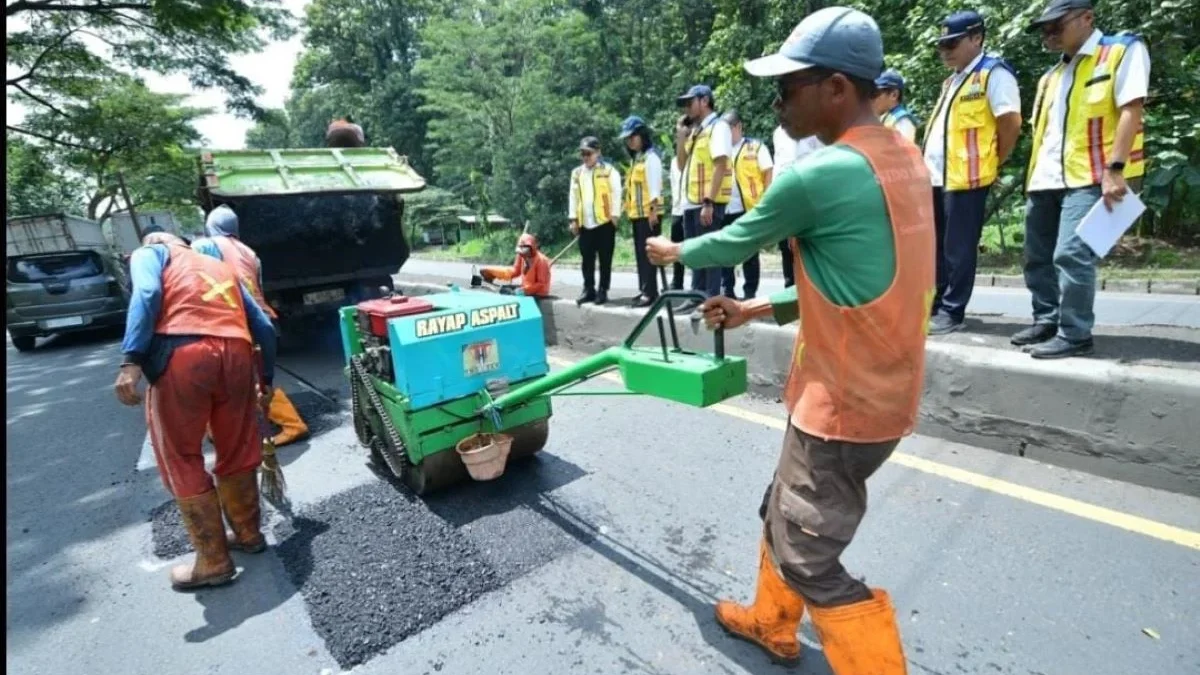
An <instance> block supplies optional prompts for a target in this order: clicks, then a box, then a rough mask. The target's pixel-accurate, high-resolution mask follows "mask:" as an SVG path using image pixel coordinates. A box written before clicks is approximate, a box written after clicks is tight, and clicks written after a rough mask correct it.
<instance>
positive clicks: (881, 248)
mask: <svg viewBox="0 0 1200 675" xmlns="http://www.w3.org/2000/svg"><path fill="white" fill-rule="evenodd" d="M932 198H933V196H932V193H931V194H930V199H932ZM789 237H797V238H798V239H799V240H800V252H801V255H802V256H803V257H804V266H805V269H806V271H807V272H808V275H809V277H810V278H812V281H813V284H814V285H815V286H816V288H817V289H818V290H819V291H820V292H821V293H823V294H824V295H825V297H826V298H828V299H829V300H830V301H831V302H833V303H834V304H836V305H840V306H844V307H855V306H858V305H862V304H865V303H868V302H870V301H871V300H874V299H875V298H877V297H879V296H880V295H882V294H883V293H884V291H886V290H887V289H888V287H889V286H891V283H892V277H893V276H895V271H896V254H895V246H894V244H893V241H892V228H891V225H890V222H889V220H888V215H887V208H886V206H885V203H884V199H883V190H882V189H881V188H880V187H879V182H878V180H877V179H876V177H875V173H874V172H873V171H872V170H871V166H870V165H869V164H868V163H867V160H866V159H865V158H864V157H863V156H862V155H860V154H859V153H858V152H857V151H855V150H853V149H851V148H850V147H848V146H845V145H838V144H834V145H829V146H826V147H824V148H821V149H820V150H817V151H816V152H814V153H812V154H811V155H809V156H807V157H805V158H804V159H803V160H802V161H800V162H797V163H795V164H793V165H791V166H790V167H788V168H787V169H786V170H784V171H783V172H782V173H781V174H780V175H778V176H776V177H775V178H774V180H772V181H771V185H770V187H769V188H767V191H766V193H764V194H763V197H762V200H760V201H759V202H758V204H756V205H755V207H754V208H753V209H751V210H750V212H749V213H747V214H745V215H743V216H742V217H741V218H739V219H738V220H737V222H735V223H733V224H732V225H730V226H728V227H725V228H722V229H721V230H719V231H717V232H713V233H710V234H706V235H704V236H702V237H696V238H694V239H689V240H687V241H685V242H684V243H683V248H682V251H681V255H680V258H681V262H683V264H684V265H687V266H688V267H692V268H704V267H732V266H734V265H737V264H740V263H742V262H744V261H745V260H746V259H747V258H749V257H750V256H752V255H753V254H754V253H756V252H757V251H759V250H761V249H762V248H763V247H764V246H767V245H770V244H774V243H776V242H778V241H780V240H782V239H787V238H789ZM770 301H771V307H772V310H773V312H774V316H775V321H776V322H778V323H779V324H786V323H790V322H792V321H795V320H796V319H798V318H799V306H798V304H797V302H796V289H795V287H793V288H786V289H784V290H782V291H780V292H779V293H775V294H773V295H771V297H770Z"/></svg>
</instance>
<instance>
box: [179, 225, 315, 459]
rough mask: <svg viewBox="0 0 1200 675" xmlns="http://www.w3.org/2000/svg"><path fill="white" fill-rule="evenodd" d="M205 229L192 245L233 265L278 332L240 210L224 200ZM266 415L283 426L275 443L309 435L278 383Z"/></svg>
mask: <svg viewBox="0 0 1200 675" xmlns="http://www.w3.org/2000/svg"><path fill="white" fill-rule="evenodd" d="M204 231H205V232H206V233H207V234H208V236H207V237H202V238H200V239H197V240H196V241H194V242H192V248H193V249H195V250H196V251H199V252H200V253H203V254H205V255H208V256H212V257H213V258H216V259H217V260H224V261H225V262H227V263H230V264H231V265H233V268H234V269H235V270H237V272H238V277H239V278H240V279H241V281H242V285H243V286H244V287H245V288H246V291H247V292H249V293H250V296H251V297H253V298H254V301H255V302H257V303H258V306H259V307H261V308H262V310H263V311H264V312H266V314H267V316H268V317H269V318H270V319H271V323H272V325H273V326H274V327H275V331H276V333H278V331H279V326H278V323H277V320H278V316H277V315H276V314H275V310H273V309H272V308H271V306H270V305H269V304H268V303H267V299H266V298H265V297H264V296H263V292H262V263H261V262H260V261H259V259H258V255H257V254H256V253H255V252H254V250H253V249H251V248H250V247H249V246H247V245H246V244H244V243H242V241H241V239H240V238H239V236H238V233H239V226H238V217H237V214H236V213H234V211H233V209H231V208H229V207H228V206H226V205H224V204H222V205H220V206H218V207H217V208H215V209H213V210H212V211H210V212H209V214H208V218H207V219H206V220H205V222H204ZM272 339H274V338H272ZM267 419H268V420H270V421H271V422H273V423H274V424H276V425H278V426H279V428H280V431H279V433H278V434H276V435H275V436H274V437H273V438H272V439H271V442H272V443H273V444H274V445H275V447H280V446H283V445H287V444H288V443H294V442H295V441H298V440H301V439H303V438H304V437H305V436H307V435H308V425H307V424H305V423H304V419H303V418H302V417H300V413H299V412H298V411H297V410H296V406H294V405H292V401H291V399H289V398H288V397H287V394H285V393H283V390H282V389H280V388H279V387H275V388H274V389H273V393H272V395H271V405H270V407H269V408H268V409H267Z"/></svg>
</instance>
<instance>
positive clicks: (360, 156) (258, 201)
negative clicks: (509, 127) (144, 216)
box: [198, 147, 425, 323]
mask: <svg viewBox="0 0 1200 675" xmlns="http://www.w3.org/2000/svg"><path fill="white" fill-rule="evenodd" d="M198 163H199V177H200V186H199V192H198V197H199V202H200V205H201V208H202V209H203V210H204V212H205V214H207V213H208V212H210V211H212V209H214V208H216V207H217V206H219V205H221V204H225V205H228V206H229V207H230V208H231V209H233V211H234V212H235V213H237V215H238V221H239V223H240V230H241V231H240V237H241V240H242V241H243V242H244V243H245V244H246V245H247V246H249V247H251V248H252V249H254V250H255V251H256V252H257V253H258V256H259V259H260V260H261V261H262V268H263V273H262V274H263V280H262V286H263V292H264V295H265V297H266V300H267V302H268V303H270V305H271V306H272V307H273V308H274V309H275V311H276V312H277V313H278V314H279V317H280V321H281V322H282V323H289V322H294V320H296V319H300V318H304V317H312V316H314V315H322V316H326V317H329V318H331V319H333V318H335V317H336V316H337V310H338V308H339V307H342V306H344V305H346V304H348V303H355V302H360V301H362V300H368V299H372V298H378V297H380V296H381V295H382V294H385V293H390V292H391V290H392V289H393V288H394V286H393V282H392V275H393V274H396V273H397V272H398V271H399V270H400V268H401V267H402V266H403V265H404V263H405V262H406V261H407V260H408V256H409V252H410V246H409V242H408V240H407V239H406V238H405V236H404V230H403V226H402V222H401V221H402V218H403V215H404V200H403V197H402V195H403V194H406V193H410V192H417V191H420V190H423V189H424V188H425V179H424V178H422V177H421V176H420V175H419V174H418V173H417V172H416V171H415V170H414V169H413V167H412V166H411V165H410V164H409V162H408V158H407V157H405V156H403V155H400V154H398V153H397V152H396V151H395V150H394V149H393V148H390V147H384V148H306V149H286V150H284V149H279V150H204V151H202V152H201V153H200V155H199V157H198Z"/></svg>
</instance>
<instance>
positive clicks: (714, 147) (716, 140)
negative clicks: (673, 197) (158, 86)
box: [683, 112, 733, 210]
mask: <svg viewBox="0 0 1200 675" xmlns="http://www.w3.org/2000/svg"><path fill="white" fill-rule="evenodd" d="M714 117H716V118H717V120H716V121H715V122H712V119H713V118H714ZM710 122H711V123H712V136H709V138H708V154H709V156H710V157H712V158H713V159H714V160H717V159H720V158H722V157H728V158H729V161H730V162H732V161H733V131H732V130H730V128H729V123H728V122H726V121H725V120H723V119H721V118H720V117H717V113H715V112H711V113H709V114H708V117H705V118H704V122H703V123H702V124H701V125H700V126H701V128H703V127H704V126H705V125H707V124H709V123H710ZM727 169H728V170H729V171H733V167H732V166H729V167H727ZM686 180H687V176H684V181H685V182H686ZM710 180H711V179H710ZM685 187H686V186H685ZM707 191H708V186H706V185H701V186H700V194H701V195H704V193H705V192H707ZM683 208H684V210H690V209H698V208H700V205H699V204H694V203H692V201H691V200H690V199H688V197H687V191H686V190H685V191H684V195H683Z"/></svg>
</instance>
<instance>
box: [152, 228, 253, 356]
mask: <svg viewBox="0 0 1200 675" xmlns="http://www.w3.org/2000/svg"><path fill="white" fill-rule="evenodd" d="M167 254H168V264H167V266H166V267H165V268H164V269H163V273H162V311H160V312H159V315H158V322H157V323H156V324H155V326H154V332H155V333H158V334H161V335H205V336H212V337H223V338H232V339H237V340H245V341H246V342H249V343H251V344H253V340H252V339H251V337H250V326H249V323H248V322H247V320H246V309H245V307H244V306H243V305H242V293H241V290H239V288H238V277H237V272H236V271H234V269H233V266H232V265H230V264H229V263H226V262H222V261H220V260H217V259H216V258H213V257H211V256H207V255H204V254H203V253H197V252H196V251H193V250H192V249H190V248H188V247H187V246H185V245H183V244H172V245H170V246H168V247H167Z"/></svg>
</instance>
